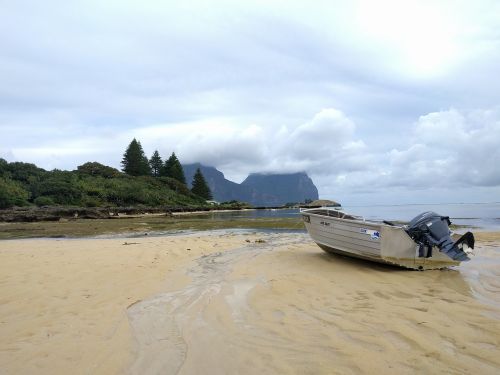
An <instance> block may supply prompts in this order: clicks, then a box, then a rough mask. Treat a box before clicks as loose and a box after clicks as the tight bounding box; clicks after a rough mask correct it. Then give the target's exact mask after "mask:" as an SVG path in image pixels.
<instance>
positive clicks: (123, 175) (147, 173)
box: [0, 139, 210, 208]
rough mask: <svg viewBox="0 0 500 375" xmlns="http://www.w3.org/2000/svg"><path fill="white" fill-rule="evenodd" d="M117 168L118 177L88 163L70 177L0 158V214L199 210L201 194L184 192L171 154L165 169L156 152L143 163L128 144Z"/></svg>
mask: <svg viewBox="0 0 500 375" xmlns="http://www.w3.org/2000/svg"><path fill="white" fill-rule="evenodd" d="M122 166H123V172H120V171H119V170H117V169H115V168H112V167H108V166H105V165H102V164H100V163H97V162H89V163H85V164H83V165H80V166H78V168H77V169H76V170H74V171H61V170H57V169H55V170H53V171H46V170H44V169H42V168H38V167H37V166H36V165H34V164H29V163H22V162H13V163H8V162H7V161H6V160H4V159H1V158H0V208H9V207H13V206H29V205H37V206H52V205H63V206H67V205H71V206H81V207H105V206H114V207H119V206H136V205H143V206H151V207H154V206H200V205H203V204H205V199H206V198H205V196H207V195H206V194H203V195H202V196H199V195H197V194H195V193H194V192H192V191H190V190H189V189H188V187H187V186H186V183H185V178H184V173H183V171H182V166H181V164H180V162H179V160H178V159H177V157H176V156H175V154H174V153H172V156H171V157H170V158H169V159H168V160H167V162H166V163H162V161H161V157H160V156H159V154H158V151H155V153H154V154H153V156H152V157H151V159H150V160H148V159H147V157H146V156H145V154H144V151H143V150H142V146H141V144H140V142H138V141H136V140H135V139H134V140H133V141H132V142H131V143H130V145H129V146H128V148H127V150H126V151H125V154H124V156H123V160H122ZM206 189H208V187H206ZM206 189H205V190H204V191H206ZM208 192H209V193H210V189H208Z"/></svg>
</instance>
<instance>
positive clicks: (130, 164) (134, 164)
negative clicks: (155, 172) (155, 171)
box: [122, 138, 151, 176]
mask: <svg viewBox="0 0 500 375" xmlns="http://www.w3.org/2000/svg"><path fill="white" fill-rule="evenodd" d="M122 166H123V168H122V171H123V172H125V173H126V174H128V175H130V176H147V175H150V174H151V168H150V167H149V162H148V158H147V157H146V155H145V154H144V150H143V149H142V146H141V142H138V141H136V139H135V138H134V139H133V140H132V142H130V144H129V145H128V147H127V150H126V151H125V153H124V154H123V159H122Z"/></svg>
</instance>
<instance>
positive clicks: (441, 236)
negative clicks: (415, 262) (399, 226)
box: [406, 211, 474, 261]
mask: <svg viewBox="0 0 500 375" xmlns="http://www.w3.org/2000/svg"><path fill="white" fill-rule="evenodd" d="M450 224H451V221H450V218H449V217H448V216H441V215H438V214H437V213H435V212H432V211H428V212H424V213H421V214H420V215H418V216H416V217H415V218H414V219H413V220H411V221H410V223H409V224H408V227H407V228H406V231H407V233H408V235H409V236H410V237H411V238H412V239H413V240H414V241H415V242H416V243H417V244H418V245H419V257H427V258H428V257H431V256H432V247H433V246H436V247H437V248H438V249H439V251H441V252H443V253H445V254H446V255H448V256H449V257H450V258H451V259H453V260H457V261H465V260H469V257H468V256H467V254H466V253H465V252H464V251H463V245H464V244H466V245H467V246H468V247H470V248H474V235H473V234H472V233H470V232H467V233H466V234H465V235H463V236H462V237H461V238H460V239H459V240H458V241H456V242H453V240H452V239H451V236H450V235H451V232H450V228H449V225H450Z"/></svg>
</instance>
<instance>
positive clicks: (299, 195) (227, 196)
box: [182, 163, 318, 207]
mask: <svg viewBox="0 0 500 375" xmlns="http://www.w3.org/2000/svg"><path fill="white" fill-rule="evenodd" d="M182 167H183V169H184V174H185V176H186V182H187V184H188V187H190V186H191V183H192V180H193V176H194V173H195V172H196V169H197V168H200V170H201V173H202V174H203V176H204V177H205V180H206V181H207V184H208V186H209V187H210V190H211V191H212V195H213V197H214V199H215V200H216V201H219V202H227V201H231V200H237V201H242V202H247V203H250V204H251V205H253V206H268V207H269V206H282V205H285V204H286V203H291V202H304V201H306V200H315V199H318V189H317V188H316V186H315V185H314V183H313V181H312V180H311V178H310V177H309V176H308V175H307V173H305V172H296V173H251V174H250V175H248V177H247V178H246V179H245V180H244V181H243V182H242V183H241V184H238V183H236V182H233V181H231V180H228V179H226V178H225V176H224V173H222V172H221V171H219V170H218V169H217V168H215V167H210V166H206V165H203V164H201V163H193V164H184V165H183V166H182Z"/></svg>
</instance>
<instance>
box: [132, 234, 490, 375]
mask: <svg viewBox="0 0 500 375" xmlns="http://www.w3.org/2000/svg"><path fill="white" fill-rule="evenodd" d="M262 238H263V239H264V241H265V242H263V243H254V242H252V243H248V244H247V245H245V246H241V247H237V248H234V249H233V250H230V251H226V252H220V253H213V254H210V255H207V256H203V257H201V258H199V259H197V260H196V262H195V263H194V264H191V266H189V267H188V268H187V269H179V270H177V271H176V272H174V273H171V274H170V275H169V280H171V282H172V283H174V280H175V278H177V277H179V276H180V275H181V274H184V275H185V274H187V275H188V276H189V277H190V279H191V282H189V283H187V285H185V287H183V288H180V289H176V290H170V291H168V292H165V293H162V294H159V295H157V296H155V297H154V298H151V299H148V300H144V301H141V302H139V303H136V304H134V305H133V306H131V307H130V308H129V309H128V316H129V321H130V325H131V327H132V330H133V333H134V338H135V340H136V352H135V353H136V355H135V361H134V363H133V365H132V367H131V372H132V373H141V374H143V373H151V374H155V373H168V374H176V373H179V374H200V373H203V374H234V373H240V374H242V373H243V374H245V373H246V374H278V373H279V374H281V373H297V374H337V373H338V374H360V373H366V374H373V373H389V374H402V373H403V374H404V373H416V372H418V373H452V374H466V373H481V374H496V373H498V372H499V370H500V359H499V354H500V353H499V351H498V347H499V344H500V319H499V315H498V314H499V311H500V305H499V304H500V297H499V295H500V293H499V292H500V283H499V279H500V277H499V276H500V271H499V269H500V267H498V265H499V262H500V249H499V248H498V247H495V245H491V246H490V247H488V248H486V250H484V252H483V255H480V256H478V257H477V258H475V259H474V261H473V262H470V263H469V264H468V265H466V266H465V267H463V269H462V268H460V271H457V270H447V271H426V272H415V271H406V270H400V269H395V268H391V267H385V266H383V265H378V264H372V263H366V262H363V261H357V260H353V259H349V258H343V257H339V256H333V255H329V254H326V253H323V252H322V251H321V250H319V248H317V246H316V245H314V244H313V243H311V241H310V240H309V238H308V237H307V236H306V235H302V234H286V235H284V234H281V235H276V234H267V235H263V237H262ZM482 250H483V249H481V248H480V249H479V253H481V251H482ZM169 280H167V285H168V284H169Z"/></svg>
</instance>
